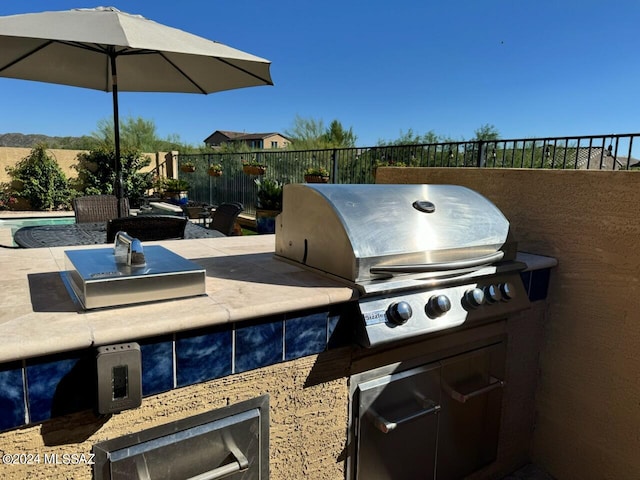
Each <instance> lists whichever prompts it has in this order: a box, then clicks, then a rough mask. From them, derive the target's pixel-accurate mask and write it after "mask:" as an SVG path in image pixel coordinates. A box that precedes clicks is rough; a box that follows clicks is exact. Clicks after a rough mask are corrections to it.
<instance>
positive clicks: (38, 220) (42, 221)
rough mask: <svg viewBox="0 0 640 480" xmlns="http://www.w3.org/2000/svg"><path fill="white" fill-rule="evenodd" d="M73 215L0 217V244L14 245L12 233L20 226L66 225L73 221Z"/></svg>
mask: <svg viewBox="0 0 640 480" xmlns="http://www.w3.org/2000/svg"><path fill="white" fill-rule="evenodd" d="M75 221H76V219H75V217H29V218H2V219H0V244H4V245H7V244H8V245H12V246H16V243H15V242H14V241H13V234H14V233H16V231H17V230H18V229H20V228H22V227H33V226H36V225H67V224H70V223H75Z"/></svg>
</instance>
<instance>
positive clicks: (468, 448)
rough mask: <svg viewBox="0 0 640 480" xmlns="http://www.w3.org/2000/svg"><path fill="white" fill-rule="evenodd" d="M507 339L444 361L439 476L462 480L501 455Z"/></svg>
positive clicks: (439, 477)
mask: <svg viewBox="0 0 640 480" xmlns="http://www.w3.org/2000/svg"><path fill="white" fill-rule="evenodd" d="M505 352H506V346H505V343H504V342H499V343H495V344H492V345H488V346H486V347H483V348H478V349H476V350H472V351H470V352H467V353H464V354H462V355H456V356H455V357H451V358H448V359H444V360H442V361H441V362H440V363H441V365H442V399H441V403H442V410H441V412H440V430H439V434H438V465H437V468H436V473H437V475H436V477H437V479H438V480H458V479H461V478H464V477H465V476H467V475H469V474H470V473H472V472H475V471H476V470H478V469H480V468H482V467H483V466H485V465H488V464H490V463H491V462H493V461H494V460H495V459H496V454H497V448H498V438H499V430H500V416H501V410H502V391H503V386H504V384H505V383H504V378H505V377H504V372H505Z"/></svg>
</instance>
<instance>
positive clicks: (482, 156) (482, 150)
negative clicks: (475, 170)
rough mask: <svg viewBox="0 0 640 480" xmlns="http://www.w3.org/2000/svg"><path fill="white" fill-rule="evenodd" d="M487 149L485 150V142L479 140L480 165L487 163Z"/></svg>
mask: <svg viewBox="0 0 640 480" xmlns="http://www.w3.org/2000/svg"><path fill="white" fill-rule="evenodd" d="M485 155H486V151H485V142H484V141H482V140H479V141H478V163H477V165H478V167H484V166H485V164H486V163H487V158H486V156H485Z"/></svg>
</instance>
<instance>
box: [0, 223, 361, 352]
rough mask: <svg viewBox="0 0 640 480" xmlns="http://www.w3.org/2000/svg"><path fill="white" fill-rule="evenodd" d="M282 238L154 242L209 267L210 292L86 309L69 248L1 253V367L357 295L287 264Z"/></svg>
mask: <svg viewBox="0 0 640 480" xmlns="http://www.w3.org/2000/svg"><path fill="white" fill-rule="evenodd" d="M274 239H275V236H274V235H256V236H243V237H226V238H215V239H197V240H174V241H162V242H146V243H145V245H146V244H147V243H148V244H157V245H162V246H164V247H165V248H167V249H169V250H171V251H173V252H174V253H177V254H178V255H181V256H183V257H185V258H188V259H190V260H192V261H194V262H195V263H197V264H199V265H201V266H202V267H204V268H205V269H206V272H207V274H206V292H207V295H203V296H198V297H191V298H184V299H179V300H169V301H164V302H155V303H147V304H141V305H132V306H126V307H114V308H108V309H102V310H94V311H86V312H85V311H81V310H79V308H78V306H77V305H76V304H75V303H74V302H73V300H72V299H71V297H70V295H69V293H68V291H67V289H66V287H65V285H64V283H63V281H62V277H61V275H60V271H64V270H65V266H64V252H65V250H72V249H73V250H75V249H88V248H95V246H94V247H56V248H38V249H24V250H23V249H12V250H4V249H2V250H0V261H1V262H2V265H3V268H2V276H1V278H0V338H2V339H3V347H2V349H0V363H3V362H8V361H12V360H21V359H25V358H30V357H37V356H41V355H49V354H52V353H57V352H64V351H71V350H77V349H83V348H87V347H90V346H92V345H105V344H111V343H118V342H123V341H133V340H135V339H139V338H145V337H150V336H154V335H159V334H166V333H171V332H178V331H183V330H193V329H197V328H200V327H206V326H211V325H216V324H223V323H227V322H237V321H243V320H248V319H255V318H257V317H264V316H267V315H272V314H280V313H285V312H291V311H295V310H302V309H308V308H314V307H322V306H327V305H329V304H335V303H341V302H345V301H348V300H350V299H352V298H355V295H356V294H355V293H354V292H353V290H352V289H351V288H349V287H346V286H344V285H342V284H340V283H337V282H334V281H331V280H329V279H327V278H325V277H323V276H320V275H317V274H314V273H312V272H309V271H306V270H303V269H301V268H299V267H297V266H294V265H292V264H289V263H287V262H284V261H280V260H278V259H276V258H274V256H273V251H274V245H275V244H274Z"/></svg>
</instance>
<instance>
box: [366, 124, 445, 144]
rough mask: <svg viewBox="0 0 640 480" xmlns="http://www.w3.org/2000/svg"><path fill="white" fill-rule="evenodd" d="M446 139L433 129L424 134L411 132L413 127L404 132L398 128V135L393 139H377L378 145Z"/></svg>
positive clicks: (434, 141) (430, 141)
mask: <svg viewBox="0 0 640 480" xmlns="http://www.w3.org/2000/svg"><path fill="white" fill-rule="evenodd" d="M446 141H448V139H446V138H445V137H443V136H441V135H437V134H436V133H435V132H434V131H433V130H429V131H428V132H426V133H425V134H424V135H420V134H417V133H414V132H413V129H411V128H410V129H409V130H407V132H406V133H403V132H402V130H400V136H399V137H398V138H396V139H395V140H390V141H389V140H387V141H385V140H378V146H387V145H419V144H422V143H439V142H446Z"/></svg>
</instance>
